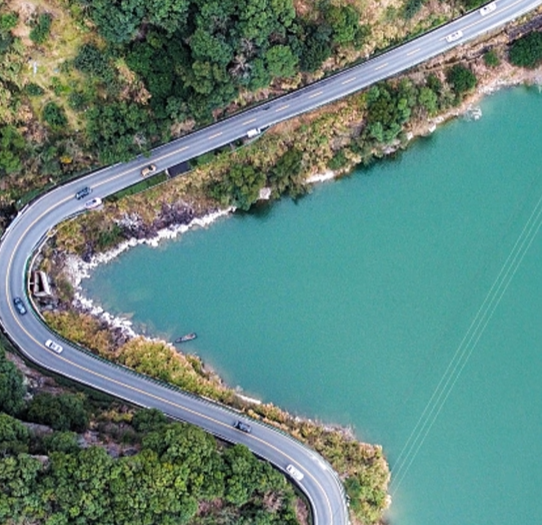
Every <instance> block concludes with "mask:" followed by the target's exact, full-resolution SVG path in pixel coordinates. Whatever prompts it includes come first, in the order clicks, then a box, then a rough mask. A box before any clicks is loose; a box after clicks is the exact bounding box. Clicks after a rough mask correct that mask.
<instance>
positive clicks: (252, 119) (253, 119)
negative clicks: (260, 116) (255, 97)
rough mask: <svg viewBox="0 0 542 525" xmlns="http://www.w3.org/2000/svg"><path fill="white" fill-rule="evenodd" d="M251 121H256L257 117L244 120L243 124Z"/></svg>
mask: <svg viewBox="0 0 542 525" xmlns="http://www.w3.org/2000/svg"><path fill="white" fill-rule="evenodd" d="M251 122H256V119H255V118H251V119H250V120H245V122H243V124H242V125H243V126H244V125H245V124H250V123H251Z"/></svg>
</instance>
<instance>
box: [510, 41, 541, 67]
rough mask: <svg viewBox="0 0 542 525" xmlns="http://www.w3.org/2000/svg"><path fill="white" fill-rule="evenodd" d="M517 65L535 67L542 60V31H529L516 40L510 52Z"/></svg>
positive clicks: (512, 60)
mask: <svg viewBox="0 0 542 525" xmlns="http://www.w3.org/2000/svg"><path fill="white" fill-rule="evenodd" d="M508 57H509V58H510V62H511V63H512V64H514V65H515V66H520V67H528V68H534V67H536V66H537V65H538V64H539V63H540V62H541V61H542V33H536V32H535V33H529V34H528V35H526V36H524V37H522V38H520V39H518V40H516V41H515V42H514V43H513V44H512V45H511V46H510V51H509V53H508Z"/></svg>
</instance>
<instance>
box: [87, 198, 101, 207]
mask: <svg viewBox="0 0 542 525" xmlns="http://www.w3.org/2000/svg"><path fill="white" fill-rule="evenodd" d="M101 205H102V199H100V197H95V198H94V199H90V200H89V201H87V202H85V208H86V209H87V210H93V209H94V208H98V207H99V206H101Z"/></svg>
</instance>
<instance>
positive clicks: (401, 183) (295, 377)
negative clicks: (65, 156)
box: [84, 89, 542, 525]
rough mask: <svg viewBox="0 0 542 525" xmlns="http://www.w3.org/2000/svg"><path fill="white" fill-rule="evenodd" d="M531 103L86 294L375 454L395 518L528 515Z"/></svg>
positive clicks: (540, 435)
mask: <svg viewBox="0 0 542 525" xmlns="http://www.w3.org/2000/svg"><path fill="white" fill-rule="evenodd" d="M541 97H542V95H540V94H539V93H538V92H537V91H534V90H532V91H528V90H524V89H517V90H513V91H509V92H504V93H500V94H498V95H496V96H493V97H491V98H489V99H487V100H486V101H485V102H484V104H483V112H484V116H483V118H482V119H481V120H479V121H477V122H466V121H458V122H455V123H452V124H451V125H448V126H446V127H445V128H444V129H442V130H440V131H438V132H437V133H436V134H435V135H434V136H432V137H431V138H430V139H427V140H423V141H419V142H418V143H417V144H415V145H414V146H413V147H412V148H410V150H409V151H408V152H407V153H405V154H403V155H401V157H400V158H399V159H398V160H394V161H387V162H383V163H380V164H379V165H378V166H376V167H373V168H372V169H370V170H367V171H359V172H357V173H355V174H354V175H353V176H352V177H349V178H346V179H343V180H341V181H339V182H334V183H330V184H326V185H322V186H320V187H318V188H316V189H315V190H314V191H313V192H312V194H311V195H310V196H308V197H307V198H304V199H302V200H301V201H300V202H298V203H297V204H294V203H292V202H290V201H286V200H285V201H283V202H280V203H278V204H275V205H273V206H272V207H271V208H268V209H266V210H264V211H261V212H260V213H258V214H256V215H248V216H247V215H244V216H235V217H233V218H230V219H227V220H223V221H221V222H219V223H217V224H215V225H213V226H212V227H211V228H209V229H208V230H206V231H203V230H200V231H193V232H190V233H188V234H186V235H185V236H183V238H182V239H180V240H179V241H176V242H170V243H166V244H164V245H163V246H162V247H161V248H159V249H149V248H145V247H140V248H137V249H134V250H132V251H131V252H129V253H128V254H126V255H123V256H122V257H121V258H120V259H119V260H117V261H115V262H113V263H111V264H109V265H107V266H104V267H102V268H100V269H98V270H97V271H96V273H95V274H94V276H93V278H92V279H91V280H90V281H87V282H85V283H84V284H85V287H86V291H87V292H88V294H89V295H90V296H91V297H92V298H94V299H95V300H96V301H97V302H99V303H101V304H102V305H104V306H105V307H106V308H108V309H109V310H111V311H113V312H117V313H125V314H133V319H134V321H135V322H136V323H137V324H139V325H140V326H142V327H144V329H145V330H146V331H147V332H148V333H152V334H159V335H161V336H164V337H167V338H174V337H176V336H178V335H180V334H183V333H186V332H190V331H197V332H198V335H199V337H198V339H197V340H196V341H194V342H193V343H192V344H189V345H187V349H189V350H190V351H193V352H196V353H198V354H199V355H200V356H202V357H203V358H204V359H205V360H206V361H207V362H209V363H210V364H211V365H212V366H213V367H215V368H216V369H217V370H218V371H220V373H221V374H222V375H223V376H224V377H225V378H226V380H227V381H228V382H229V384H231V385H233V386H235V385H240V386H242V387H243V389H244V390H245V391H246V392H247V393H249V394H252V395H255V396H258V397H260V398H261V399H264V400H266V401H272V402H274V403H277V404H279V405H281V406H283V407H285V408H287V409H289V410H291V411H293V412H297V413H300V414H303V415H308V416H311V417H319V418H321V419H323V420H325V421H335V422H340V423H343V424H347V425H352V426H354V427H355V429H356V432H357V434H358V436H359V437H360V438H361V439H364V440H369V441H373V442H378V443H382V444H383V445H384V447H385V450H386V453H387V455H388V457H389V460H390V463H391V466H392V469H393V472H394V484H393V486H392V489H393V490H392V494H393V499H394V503H393V507H392V509H391V512H390V518H391V520H392V522H393V523H394V525H434V524H435V523H439V525H470V524H472V525H485V524H487V525H490V524H491V525H495V524H503V525H504V524H506V525H516V524H517V525H524V524H525V523H526V522H532V521H533V520H534V521H536V520H537V516H540V515H542V499H541V498H540V497H539V494H540V487H541V486H542V459H541V458H542V454H541V453H540V448H539V446H540V444H541V443H542V381H541V380H540V376H541V373H542V352H541V346H542V345H541V343H542V322H541V318H542V272H541V271H540V264H539V261H540V260H541V259H542V234H539V235H536V232H537V227H538V226H539V223H540V222H541V221H542V215H540V216H538V215H537V213H536V212H537V211H538V208H537V207H536V206H537V203H538V202H539V199H540V198H541V197H542V148H541V147H540V144H541V143H542V131H541V127H540V123H541V122H542V98H541ZM533 210H534V212H535V213H534V215H533V216H532V219H533V221H532V222H528V221H529V217H531V213H532V212H533ZM527 248H528V250H527ZM518 250H519V251H518ZM504 292H505V293H504ZM503 293H504V294H503ZM501 296H502V299H501V300H499V298H500V297H501ZM469 327H470V331H469ZM454 356H455V360H454ZM437 416H438V417H437Z"/></svg>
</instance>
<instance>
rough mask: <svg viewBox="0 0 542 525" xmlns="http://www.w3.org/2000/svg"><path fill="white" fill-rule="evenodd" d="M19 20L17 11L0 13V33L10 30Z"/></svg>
mask: <svg viewBox="0 0 542 525" xmlns="http://www.w3.org/2000/svg"><path fill="white" fill-rule="evenodd" d="M18 21H19V15H18V14H17V13H6V14H5V15H0V34H1V33H7V32H8V31H11V30H12V29H13V28H14V27H15V26H16V25H17V22H18Z"/></svg>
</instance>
